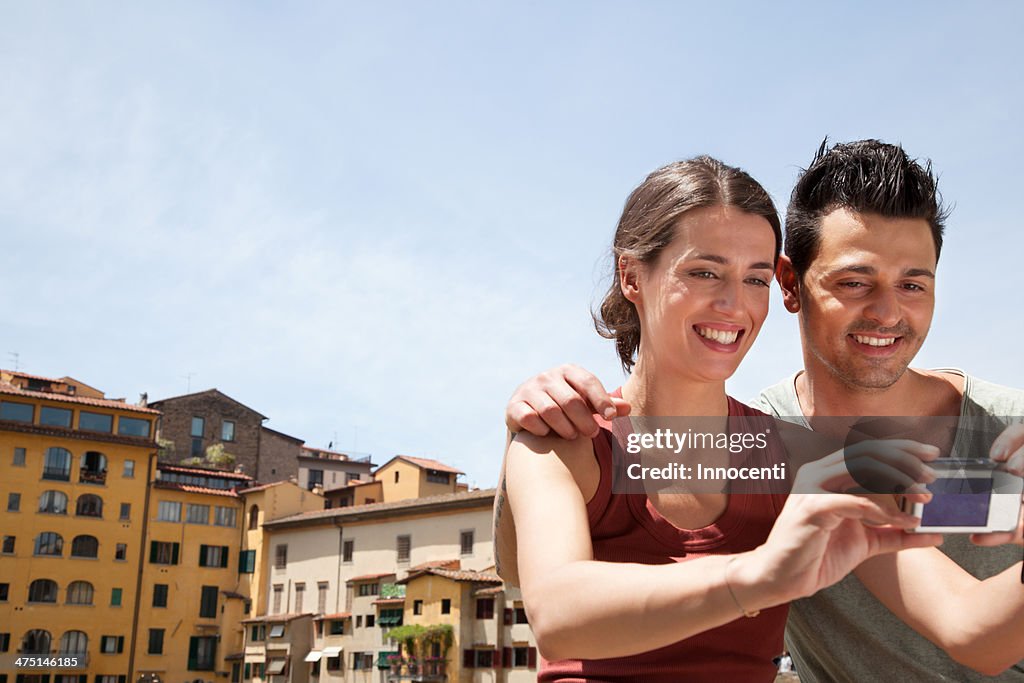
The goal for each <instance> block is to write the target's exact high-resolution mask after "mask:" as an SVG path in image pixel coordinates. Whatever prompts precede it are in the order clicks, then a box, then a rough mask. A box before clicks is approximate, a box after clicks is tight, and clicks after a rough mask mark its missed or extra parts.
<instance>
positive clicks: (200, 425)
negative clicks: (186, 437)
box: [189, 417, 206, 439]
mask: <svg viewBox="0 0 1024 683" xmlns="http://www.w3.org/2000/svg"><path fill="white" fill-rule="evenodd" d="M204 429H206V420H204V419H203V418H201V417H193V418H192V431H190V432H189V434H190V435H192V436H194V437H197V438H200V439H201V438H203V430H204Z"/></svg>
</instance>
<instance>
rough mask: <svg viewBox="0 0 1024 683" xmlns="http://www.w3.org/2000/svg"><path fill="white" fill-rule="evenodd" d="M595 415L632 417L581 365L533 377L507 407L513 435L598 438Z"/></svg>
mask: <svg viewBox="0 0 1024 683" xmlns="http://www.w3.org/2000/svg"><path fill="white" fill-rule="evenodd" d="M594 415H601V416H603V417H604V418H605V419H606V420H611V419H613V418H615V417H624V416H626V415H629V404H628V403H627V402H626V401H624V400H622V399H621V398H612V397H611V396H609V395H608V391H607V390H606V389H605V388H604V385H603V384H601V380H599V379H598V378H597V377H595V376H594V375H592V374H590V372H588V371H587V370H584V369H583V368H581V367H579V366H577V365H568V364H567V365H559V366H558V367H557V368H552V369H550V370H548V371H547V372H542V373H541V374H539V375H537V376H536V377H532V378H530V379H528V380H526V381H525V382H523V383H522V384H520V385H519V388H517V389H516V390H515V392H513V394H512V397H511V398H510V399H509V401H508V405H507V406H505V424H506V425H507V426H508V429H509V431H511V432H513V433H515V432H521V431H527V432H530V433H531V434H536V435H537V436H547V435H548V434H549V433H550V432H551V431H552V430H553V431H554V432H555V433H556V434H558V435H559V436H560V437H562V438H563V439H575V438H576V437H578V436H580V435H583V436H585V437H587V438H593V437H595V436H597V432H598V431H599V429H600V428H599V427H598V425H597V420H595V419H594Z"/></svg>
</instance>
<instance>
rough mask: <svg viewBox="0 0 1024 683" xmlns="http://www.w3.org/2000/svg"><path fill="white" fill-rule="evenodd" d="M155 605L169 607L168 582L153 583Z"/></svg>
mask: <svg viewBox="0 0 1024 683" xmlns="http://www.w3.org/2000/svg"><path fill="white" fill-rule="evenodd" d="M153 607H167V584H166V583H157V584H153Z"/></svg>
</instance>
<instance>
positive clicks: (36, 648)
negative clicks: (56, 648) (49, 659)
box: [21, 628, 50, 655]
mask: <svg viewBox="0 0 1024 683" xmlns="http://www.w3.org/2000/svg"><path fill="white" fill-rule="evenodd" d="M21 652H22V654H31V655H47V654H50V632H49V631H44V630H43V629H39V628H36V629H32V630H31V631H28V632H27V633H25V637H24V638H22V639H21Z"/></svg>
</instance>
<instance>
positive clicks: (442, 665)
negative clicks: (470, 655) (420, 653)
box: [378, 653, 448, 683]
mask: <svg viewBox="0 0 1024 683" xmlns="http://www.w3.org/2000/svg"><path fill="white" fill-rule="evenodd" d="M382 654H383V653H382ZM388 664H389V672H388V677H387V680H388V683H395V682H397V681H414V682H417V681H422V682H424V683H426V682H428V681H447V680H448V661H447V660H445V659H441V658H440V657H422V658H421V657H412V658H409V659H402V658H395V657H392V658H390V659H389V660H388ZM379 666H380V664H379V663H378V667H379Z"/></svg>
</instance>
